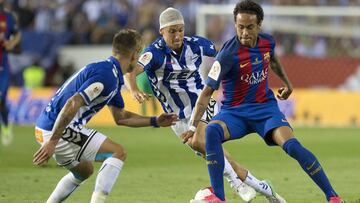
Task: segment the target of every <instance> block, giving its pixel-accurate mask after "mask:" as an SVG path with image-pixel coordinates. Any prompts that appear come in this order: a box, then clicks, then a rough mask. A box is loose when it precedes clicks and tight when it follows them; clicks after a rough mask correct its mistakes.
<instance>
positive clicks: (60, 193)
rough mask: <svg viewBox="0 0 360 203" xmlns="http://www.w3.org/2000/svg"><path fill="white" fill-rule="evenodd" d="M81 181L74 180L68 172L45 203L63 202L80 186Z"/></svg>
mask: <svg viewBox="0 0 360 203" xmlns="http://www.w3.org/2000/svg"><path fill="white" fill-rule="evenodd" d="M81 182H82V180H79V179H77V178H75V176H74V175H73V174H72V173H71V172H70V173H68V174H66V175H65V176H64V177H63V178H62V179H61V180H60V181H59V183H58V184H57V186H56V188H55V189H54V191H53V192H52V193H51V195H50V197H49V199H48V200H47V201H46V203H58V202H62V201H64V200H65V199H66V198H67V197H69V196H70V195H71V193H72V192H74V190H75V189H76V188H77V187H78V186H79V185H80V183H81Z"/></svg>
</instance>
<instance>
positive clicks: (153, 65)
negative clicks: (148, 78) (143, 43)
mask: <svg viewBox="0 0 360 203" xmlns="http://www.w3.org/2000/svg"><path fill="white" fill-rule="evenodd" d="M162 58H163V56H161V54H160V53H159V51H156V50H155V48H152V47H147V48H145V50H144V51H143V54H141V56H140V57H139V59H138V64H139V65H140V66H142V67H143V68H144V70H145V71H155V70H156V69H158V68H160V66H161V65H162V63H161V59H162Z"/></svg>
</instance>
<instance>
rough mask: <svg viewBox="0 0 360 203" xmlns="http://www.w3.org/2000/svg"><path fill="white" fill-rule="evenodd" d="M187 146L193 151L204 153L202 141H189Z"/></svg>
mask: <svg viewBox="0 0 360 203" xmlns="http://www.w3.org/2000/svg"><path fill="white" fill-rule="evenodd" d="M193 138H194V137H193ZM189 145H190V147H191V148H192V149H193V150H195V151H198V152H204V145H205V143H204V140H200V139H191V141H190V143H189Z"/></svg>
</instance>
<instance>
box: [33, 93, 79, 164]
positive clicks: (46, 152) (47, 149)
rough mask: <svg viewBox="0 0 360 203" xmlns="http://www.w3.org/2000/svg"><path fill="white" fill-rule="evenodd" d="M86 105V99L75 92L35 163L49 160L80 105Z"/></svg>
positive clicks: (63, 109) (60, 114) (62, 110)
mask: <svg viewBox="0 0 360 203" xmlns="http://www.w3.org/2000/svg"><path fill="white" fill-rule="evenodd" d="M84 105H85V101H84V99H83V97H82V96H81V95H80V94H78V93H77V94H75V95H74V96H72V97H70V98H69V99H68V100H67V101H66V103H65V105H64V107H63V108H62V109H61V111H60V113H59V115H58V117H57V119H56V121H55V124H54V127H53V131H52V133H53V134H52V136H51V138H50V140H49V141H48V142H46V143H45V144H44V145H43V146H42V147H41V148H40V149H39V150H38V151H37V152H36V153H35V154H34V160H33V163H34V164H35V165H42V164H44V163H45V162H47V161H48V160H49V159H50V157H51V156H52V155H53V154H54V151H55V146H56V144H57V143H58V141H59V139H60V138H61V136H62V133H63V131H64V130H65V128H66V126H67V125H68V124H69V123H70V121H71V120H72V119H73V118H74V116H75V114H76V113H77V112H78V110H79V109H80V107H82V106H84Z"/></svg>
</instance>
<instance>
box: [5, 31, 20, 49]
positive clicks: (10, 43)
mask: <svg viewBox="0 0 360 203" xmlns="http://www.w3.org/2000/svg"><path fill="white" fill-rule="evenodd" d="M20 40H21V32H20V31H18V32H17V33H15V34H13V35H11V37H10V39H9V40H5V41H4V47H5V49H6V50H7V51H12V50H13V49H14V48H15V46H16V45H18V44H19V43H20Z"/></svg>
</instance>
